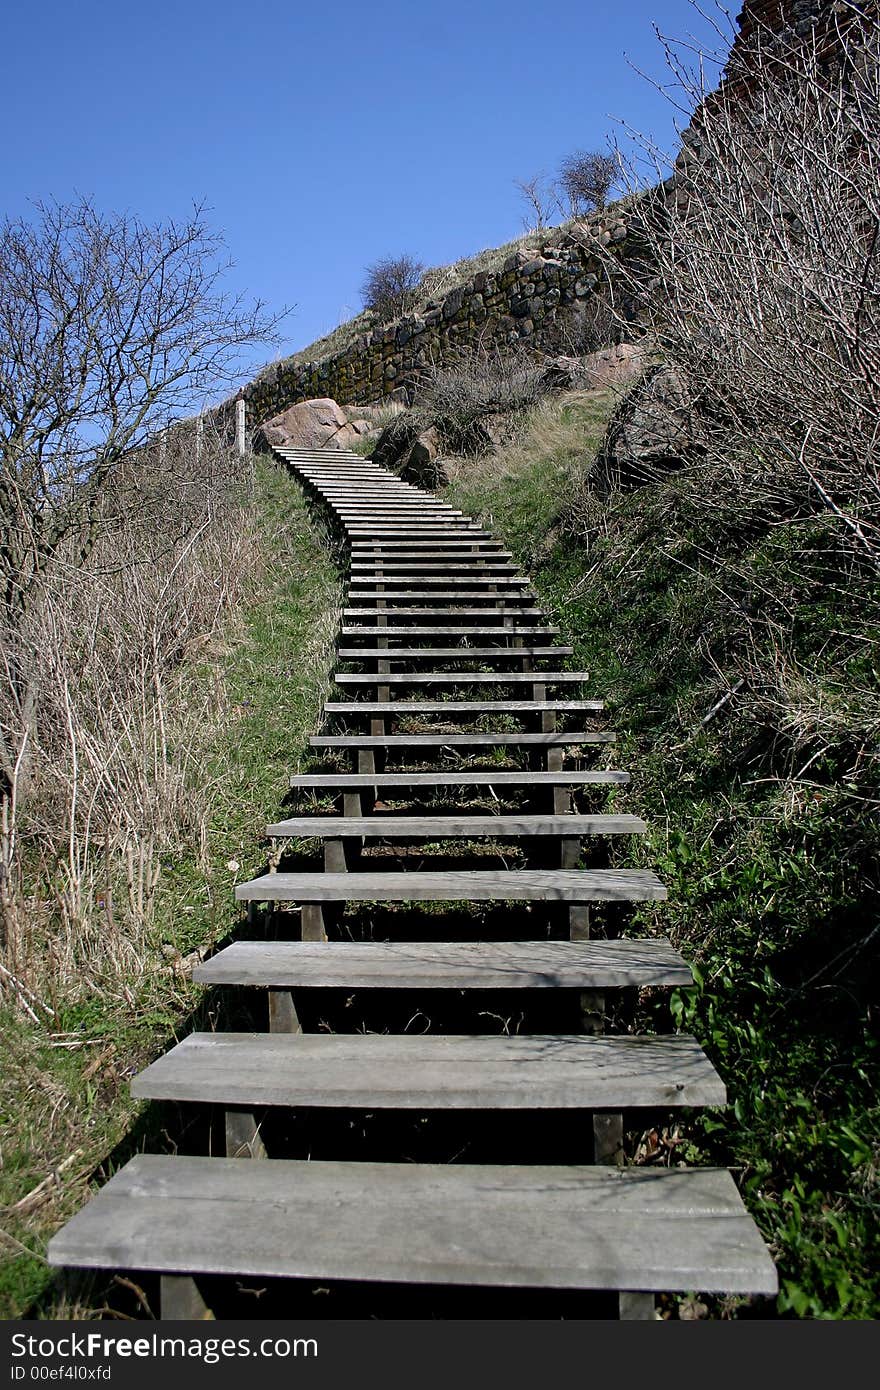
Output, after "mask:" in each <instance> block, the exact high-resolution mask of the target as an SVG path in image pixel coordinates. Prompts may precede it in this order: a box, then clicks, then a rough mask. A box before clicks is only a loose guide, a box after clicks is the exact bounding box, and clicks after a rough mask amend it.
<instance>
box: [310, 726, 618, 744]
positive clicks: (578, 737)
mask: <svg viewBox="0 0 880 1390" xmlns="http://www.w3.org/2000/svg"><path fill="white" fill-rule="evenodd" d="M616 738H617V735H616V734H613V733H595V734H594V733H587V732H585V731H584V730H579V731H578V732H577V733H562V734H560V733H553V734H483V733H473V734H467V733H464V734H459V733H455V734H378V735H377V734H313V735H312V736H311V737H310V738H309V747H310V748H504V747H507V746H508V745H509V746H510V747H513V748H527V747H534V748H539V747H560V746H562V745H566V746H573V747H577V746H579V745H580V744H584V745H586V744H593V743H614V742H615V740H616Z"/></svg>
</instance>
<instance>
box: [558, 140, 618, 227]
mask: <svg viewBox="0 0 880 1390" xmlns="http://www.w3.org/2000/svg"><path fill="white" fill-rule="evenodd" d="M617 174H618V164H617V159H616V157H615V156H614V155H613V154H606V153H603V152H602V151H601V150H575V151H574V153H573V154H570V155H567V156H566V158H565V159H564V160H563V161H562V164H561V165H560V168H559V189H560V192H561V194H562V196H563V197H564V199H565V201H566V204H567V207H568V211H569V215H570V216H571V217H579V216H580V215H581V214H582V213H585V212H593V211H595V212H601V210H602V208H604V206H605V204H606V203H607V201H608V194H609V193H610V191H611V188H612V186H613V184H614V181H615V179H616V177H617Z"/></svg>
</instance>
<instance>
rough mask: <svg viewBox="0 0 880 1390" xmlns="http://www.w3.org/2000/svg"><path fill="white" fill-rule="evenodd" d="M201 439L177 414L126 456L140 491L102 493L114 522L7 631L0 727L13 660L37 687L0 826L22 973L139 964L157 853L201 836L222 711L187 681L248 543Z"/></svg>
mask: <svg viewBox="0 0 880 1390" xmlns="http://www.w3.org/2000/svg"><path fill="white" fill-rule="evenodd" d="M194 444H195V440H194V427H193V426H191V427H190V428H189V429H188V430H184V429H182V428H179V429H176V430H174V431H172V432H171V434H170V436H169V437H168V438H166V440H165V441H164V442H163V443H162V444H161V445H160V444H159V443H158V442H157V443H156V444H155V445H154V446H153V447H152V448H151V449H149V450H146V451H143V452H142V453H141V454H140V455H139V456H138V457H137V458H136V459H135V458H132V459H129V460H127V461H126V464H125V467H124V469H122V470H120V472H119V473H118V474H117V476H116V477H115V479H114V487H115V488H116V489H118V492H119V496H120V497H123V496H124V497H125V498H126V500H127V501H128V502H129V503H131V502H132V501H133V499H134V497H135V495H138V497H139V504H138V505H137V506H130V507H129V508H128V509H125V508H122V507H117V506H116V505H115V504H110V510H111V512H112V516H113V525H112V526H110V525H108V526H107V527H106V528H101V527H99V528H98V531H97V534H96V539H95V543H94V545H93V546H92V549H91V551H90V553H89V555H88V557H87V558H86V559H85V560H84V559H83V558H82V556H81V555H80V553H79V549H78V545H77V543H76V541H75V540H74V539H70V540H68V541H67V542H66V543H64V544H62V545H61V547H60V548H59V551H58V553H57V555H56V557H55V564H54V565H53V568H52V571H51V575H50V576H49V578H48V580H47V583H46V584H45V585H44V587H43V590H42V594H41V602H40V604H39V605H38V606H34V607H32V608H31V610H30V611H29V617H28V622H27V624H26V626H25V627H24V628H23V629H22V630H21V631H20V633H19V634H17V653H16V660H17V670H16V672H15V679H11V678H10V676H11V673H10V662H9V658H8V649H7V648H0V731H2V733H3V735H4V737H5V738H7V739H8V740H10V741H11V740H12V739H14V738H16V737H20V734H19V730H20V728H21V719H22V711H21V709H20V706H19V705H18V704H17V703H16V701H17V699H18V694H17V691H18V676H19V672H20V668H21V665H22V663H24V665H25V668H26V670H27V674H28V691H29V700H30V703H31V712H30V716H29V721H28V725H27V730H26V734H25V739H24V742H23V743H22V745H21V746H22V748H23V749H26V750H27V752H28V753H29V785H28V789H27V795H25V796H21V795H20V794H19V781H18V776H17V769H16V770H14V774H13V777H12V779H11V787H10V792H9V795H8V796H7V797H6V798H5V799H4V803H3V819H2V833H0V914H2V926H3V947H4V950H3V961H4V964H5V968H6V970H7V971H9V972H11V978H13V979H14V981H15V982H16V983H17V987H24V986H27V987H37V988H38V987H40V985H42V984H43V983H45V982H47V981H48V982H49V984H50V988H51V989H53V990H54V989H55V988H57V987H59V986H60V987H64V986H65V985H66V984H67V983H69V982H70V981H72V980H74V979H75V978H76V977H77V974H78V972H80V971H82V970H83V969H86V971H87V972H96V973H93V974H92V975H91V978H92V979H95V978H97V977H101V978H107V977H112V976H114V975H117V974H121V973H122V972H124V971H125V970H129V971H131V970H133V969H136V968H137V964H138V962H139V961H140V960H142V958H143V952H144V948H145V942H146V934H147V932H148V928H149V923H150V920H151V910H152V902H153V895H154V893H155V889H156V886H157V882H158V876H159V861H160V857H161V855H162V854H167V853H168V851H169V849H172V848H174V847H176V846H177V844H178V843H179V839H180V837H181V836H182V835H184V834H186V835H187V836H188V837H191V838H192V839H194V840H195V842H196V843H198V839H199V833H200V827H199V825H198V824H197V823H194V821H197V819H198V807H199V805H200V804H201V801H200V797H201V791H203V789H204V766H203V762H202V757H201V753H202V749H203V747H204V740H205V737H206V735H207V733H208V731H209V729H210V728H213V727H214V725H215V723H216V713H215V711H214V710H213V709H211V708H210V702H211V698H212V697H210V695H209V694H207V693H206V692H205V691H202V692H201V693H200V696H199V699H198V700H195V699H193V695H192V691H191V690H187V689H185V688H184V687H182V686H181V681H185V680H186V670H187V664H186V659H187V658H192V657H194V656H195V655H197V654H198V653H199V652H200V651H202V650H204V649H205V646H206V644H209V643H210V641H211V640H212V638H213V637H214V636H215V635H216V634H217V633H218V632H219V630H220V628H221V626H222V625H223V624H224V623H225V622H226V621H227V618H228V613H229V610H230V608H231V607H232V606H233V605H234V604H235V603H236V602H238V601H239V600H240V598H241V596H242V593H243V590H244V588H245V586H246V585H247V583H248V581H249V578H250V576H251V575H252V574H253V571H254V566H255V564H256V560H255V555H256V553H257V551H256V547H255V545H254V543H253V535H252V528H251V525H250V515H249V511H248V502H249V493H250V487H249V481H248V479H247V478H246V477H243V476H242V471H241V465H240V460H239V459H238V458H237V457H233V455H232V454H230V453H228V452H227V451H224V450H222V449H220V448H219V447H217V443H216V441H211V440H204V441H203V449H202V451H201V458H200V459H199V460H197V459H196V456H195V448H194ZM206 700H207V701H208V705H206V703H205V701H206ZM20 763H21V759H19V766H20ZM196 789H199V794H195V793H196ZM22 997H26V996H22V995H21V993H19V999H20V1000H21V998H22Z"/></svg>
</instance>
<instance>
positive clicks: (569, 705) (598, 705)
mask: <svg viewBox="0 0 880 1390" xmlns="http://www.w3.org/2000/svg"><path fill="white" fill-rule="evenodd" d="M604 708H605V701H604V700H545V701H543V702H542V701H539V700H353V701H352V700H328V701H327V703H326V704H325V705H324V713H325V714H346V715H352V714H357V715H371V716H372V715H377V714H446V715H448V716H449V718H450V719H454V718H455V717H456V716H457V715H459V714H536V713H542V712H543V711H545V710H557V711H559V712H560V713H564V712H565V711H569V712H575V711H577V712H580V713H583V712H587V713H598V712H599V711H600V710H603V709H604Z"/></svg>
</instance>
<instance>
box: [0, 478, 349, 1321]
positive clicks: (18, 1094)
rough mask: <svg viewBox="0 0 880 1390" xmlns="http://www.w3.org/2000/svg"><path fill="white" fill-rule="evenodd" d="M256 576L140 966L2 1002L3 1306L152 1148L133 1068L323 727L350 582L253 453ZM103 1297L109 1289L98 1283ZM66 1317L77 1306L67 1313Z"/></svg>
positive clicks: (177, 1025)
mask: <svg viewBox="0 0 880 1390" xmlns="http://www.w3.org/2000/svg"><path fill="white" fill-rule="evenodd" d="M253 505H254V508H255V509H256V513H257V517H258V519H259V523H260V524H259V529H258V535H259V536H260V537H261V542H260V543H261V547H262V549H263V564H262V567H261V585H260V589H259V591H258V592H254V593H253V594H252V595H251V599H250V602H249V604H248V605H247V607H246V609H245V610H244V611H242V612H240V613H239V614H237V615H236V617H235V619H234V622H233V624H232V625H231V626H230V627H229V629H228V631H227V633H226V639H225V642H224V643H223V644H222V647H221V649H220V650H219V651H215V652H214V654H213V655H212V656H211V657H203V658H202V659H200V660H198V661H195V662H193V663H192V664H191V665H190V667H189V668H188V669H187V671H186V673H185V679H184V682H183V691H184V695H185V694H186V691H187V689H188V690H189V692H190V694H191V696H192V697H193V698H195V697H196V696H197V695H199V694H200V693H203V692H204V690H205V688H208V689H209V690H211V691H212V692H213V695H214V698H213V708H214V710H215V719H214V721H213V723H212V726H211V728H210V730H208V731H207V733H206V737H205V748H204V758H203V761H202V762H201V765H200V767H199V785H198V787H196V788H195V789H193V792H194V795H196V796H198V795H201V799H202V804H201V806H200V815H199V817H198V818H197V819H198V823H196V819H195V818H194V820H193V823H192V824H191V826H190V827H189V834H188V835H187V832H186V828H182V830H181V836H180V841H181V844H182V845H183V848H182V849H181V850H180V852H179V853H175V854H172V853H168V854H167V855H166V856H165V857H164V859H163V864H162V876H161V878H160V881H159V887H158V890H157V896H156V904H155V912H154V915H153V918H152V921H151V926H150V938H149V954H148V959H147V962H146V965H145V968H144V970H143V971H142V973H141V974H140V975H139V976H137V977H132V978H130V979H127V980H121V981H119V982H118V983H117V986H116V987H115V988H113V989H112V990H108V989H104V988H95V989H92V990H83V991H79V992H78V994H77V996H76V997H75V998H73V997H72V998H70V999H69V1000H68V1001H64V1000H62V1001H61V1003H60V1007H59V1013H58V1017H57V1018H56V1019H55V1020H54V1021H53V1022H52V1023H51V1024H48V1023H47V1024H46V1025H43V1024H35V1023H33V1022H32V1021H30V1020H28V1019H25V1018H24V1017H23V1016H22V1015H21V1014H20V1013H16V1012H14V1011H13V1010H12V1009H11V1008H6V1009H5V1010H4V1011H3V1012H2V1013H0V1048H2V1051H3V1056H4V1065H3V1070H2V1080H0V1155H2V1163H0V1208H2V1213H0V1254H2V1261H3V1262H2V1265H0V1318H3V1319H11V1318H17V1317H21V1316H24V1315H25V1314H26V1313H27V1312H28V1310H31V1315H34V1313H36V1315H37V1316H53V1315H58V1310H59V1304H58V1303H57V1301H56V1293H55V1291H54V1289H53V1271H52V1270H50V1269H49V1267H48V1266H47V1265H46V1263H45V1258H44V1252H45V1246H46V1242H47V1240H48V1238H49V1237H50V1236H51V1234H52V1233H53V1231H54V1230H55V1229H57V1227H58V1226H59V1225H60V1224H62V1223H63V1222H64V1221H65V1220H66V1219H68V1218H69V1217H70V1216H71V1215H72V1214H73V1213H74V1212H75V1211H76V1210H77V1209H78V1208H79V1207H80V1206H81V1205H82V1203H83V1202H84V1201H85V1200H86V1198H87V1195H88V1191H89V1187H90V1185H91V1184H92V1182H93V1181H94V1180H95V1179H96V1178H102V1177H106V1176H108V1173H107V1171H106V1160H107V1157H108V1155H110V1154H111V1153H112V1151H113V1150H114V1149H117V1148H118V1147H119V1146H122V1147H123V1148H125V1147H126V1146H128V1147H129V1148H130V1147H132V1146H133V1147H155V1146H156V1136H155V1135H151V1134H148V1133H147V1132H145V1131H144V1132H141V1129H140V1128H139V1127H138V1125H139V1115H140V1107H139V1106H138V1104H137V1103H135V1102H133V1101H132V1099H131V1097H130V1095H129V1090H128V1083H129V1079H130V1077H131V1076H132V1075H133V1074H134V1073H135V1072H136V1071H138V1070H140V1069H141V1067H142V1066H143V1065H145V1064H146V1063H147V1062H148V1061H149V1060H150V1059H151V1058H153V1057H155V1056H156V1055H158V1054H159V1053H160V1052H162V1051H163V1050H165V1048H166V1047H167V1046H168V1044H169V1043H170V1042H171V1041H172V1040H173V1039H174V1038H175V1036H176V1034H177V1033H178V1032H185V1031H187V1030H188V1029H187V1026H186V1021H187V1020H188V1019H189V1018H191V1016H192V1014H193V1012H194V1011H195V1010H197V1009H198V1008H199V1006H200V1001H201V996H202V993H203V991H202V990H200V989H199V988H198V987H196V986H194V985H193V984H192V983H191V981H190V980H189V978H188V960H187V958H188V957H190V958H198V956H199V955H200V954H201V953H203V952H204V950H205V949H206V948H207V947H209V946H210V945H211V944H212V943H214V942H216V941H218V940H221V939H222V938H223V937H224V936H226V935H227V934H228V933H229V932H230V931H231V930H232V929H233V928H234V926H235V924H236V921H237V920H238V916H239V912H238V909H237V906H236V903H235V900H234V896H233V888H234V885H235V883H236V881H241V880H243V879H247V878H249V877H252V876H253V875H254V874H256V873H259V872H260V871H261V870H262V868H263V867H264V865H265V862H266V854H267V845H266V842H265V838H264V835H263V827H264V826H265V824H266V820H267V818H268V817H269V816H270V815H272V814H274V813H276V812H277V810H278V808H279V807H280V804H281V802H282V800H283V797H284V795H285V793H286V791H287V788H288V781H289V775H290V772H291V770H292V769H293V768H294V766H295V765H296V762H297V759H298V757H299V756H300V754H301V751H302V749H303V748H304V746H305V743H306V738H307V736H308V734H309V733H310V732H311V731H312V730H313V729H314V728H315V727H316V726H317V722H318V718H319V714H320V709H321V705H322V702H323V699H324V696H325V688H326V684H327V679H328V674H329V670H330V666H331V660H332V639H333V636H334V632H335V626H336V616H337V612H338V608H339V605H340V594H341V588H340V581H339V574H338V571H337V569H336V567H335V565H334V563H333V558H332V553H331V550H330V547H329V545H328V542H327V537H326V535H325V534H324V532H323V530H322V529H321V528H320V527H319V526H317V525H316V524H315V523H314V522H313V521H312V519H311V518H310V516H309V514H308V512H307V510H306V507H305V504H304V501H303V497H302V493H301V491H300V489H299V488H298V487H297V486H296V484H295V483H294V482H293V481H292V480H291V479H290V478H289V477H288V476H287V475H286V474H284V473H282V472H280V471H279V470H277V469H275V468H273V467H272V466H271V465H268V464H263V463H262V462H259V463H258V465H257V472H256V487H255V496H254V504H253ZM101 1297H104V1294H103V1293H102V1294H101ZM64 1315H65V1316H70V1313H69V1311H67V1312H65V1313H64Z"/></svg>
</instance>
